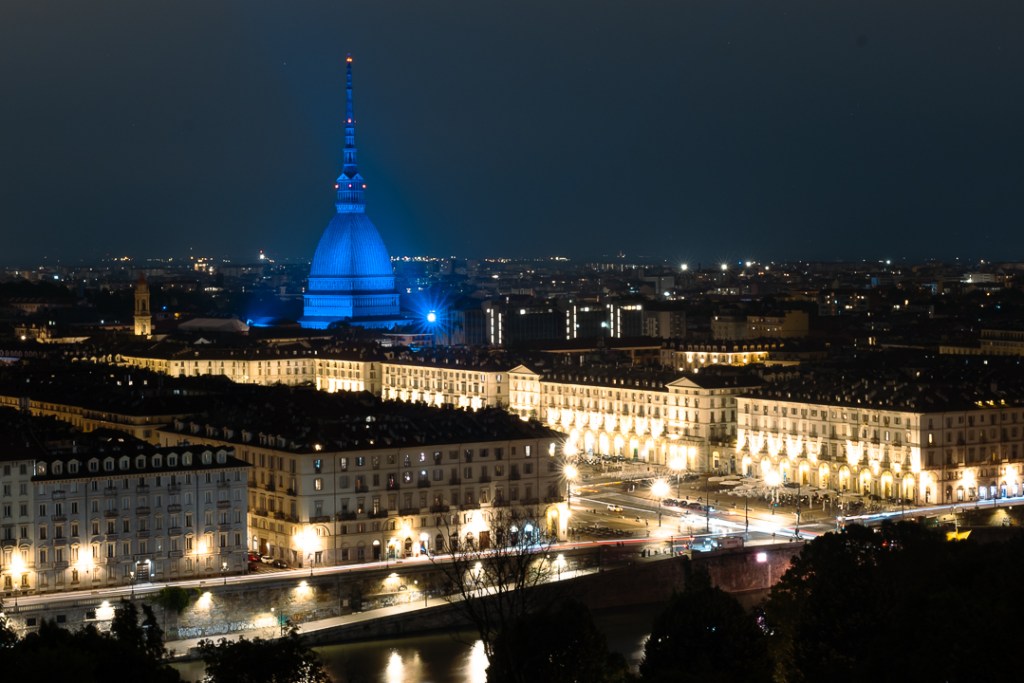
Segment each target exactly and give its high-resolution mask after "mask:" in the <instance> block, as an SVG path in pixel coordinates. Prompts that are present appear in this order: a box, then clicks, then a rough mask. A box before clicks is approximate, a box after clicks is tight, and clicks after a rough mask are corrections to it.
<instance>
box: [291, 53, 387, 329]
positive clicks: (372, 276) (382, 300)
mask: <svg viewBox="0 0 1024 683" xmlns="http://www.w3.org/2000/svg"><path fill="white" fill-rule="evenodd" d="M345 61H346V81H345V94H346V106H345V158H344V165H343V168H342V172H341V175H340V176H338V179H337V181H336V182H335V185H334V188H335V190H337V199H336V200H335V203H334V207H335V210H336V212H337V213H335V215H334V218H332V219H331V222H330V223H328V224H327V228H326V229H325V230H324V233H323V235H322V236H321V237H320V243H319V244H318V245H317V247H316V253H315V254H314V255H313V265H312V267H311V268H310V270H309V287H308V288H307V290H306V295H305V297H304V298H303V313H304V315H303V317H302V319H301V320H300V321H299V322H300V324H301V325H302V326H303V327H307V328H313V329H325V328H327V327H330V326H331V325H332V324H334V323H339V322H345V323H348V324H350V325H357V326H359V327H383V328H390V327H394V326H395V325H396V324H398V323H400V322H402V320H401V316H400V315H399V312H398V293H397V292H396V291H395V274H394V270H393V269H392V268H391V256H390V255H389V254H388V250H387V247H385V246H384V240H382V239H381V236H380V233H379V232H377V228H376V227H374V225H373V223H372V222H371V221H370V219H369V218H368V217H367V216H366V202H365V200H364V197H363V193H364V191H365V190H366V183H365V181H364V180H363V177H362V176H361V175H360V174H359V169H358V167H357V166H356V142H355V118H354V117H353V113H352V111H353V110H352V57H348V58H347V59H346V60H345Z"/></svg>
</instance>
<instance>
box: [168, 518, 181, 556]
mask: <svg viewBox="0 0 1024 683" xmlns="http://www.w3.org/2000/svg"><path fill="white" fill-rule="evenodd" d="M167 535H168V536H181V527H180V526H172V527H168V529H167ZM178 557H181V556H180V555H179V556H178Z"/></svg>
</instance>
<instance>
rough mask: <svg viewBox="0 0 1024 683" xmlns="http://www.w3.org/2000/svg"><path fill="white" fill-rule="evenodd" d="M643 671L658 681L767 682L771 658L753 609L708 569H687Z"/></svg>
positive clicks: (650, 643) (657, 626)
mask: <svg viewBox="0 0 1024 683" xmlns="http://www.w3.org/2000/svg"><path fill="white" fill-rule="evenodd" d="M640 674H641V677H642V680H643V681H654V682H659V683H660V682H664V683H670V682H671V683H677V682H685V681H701V682H702V683H762V682H763V683H768V681H771V675H772V664H771V659H770V657H769V655H768V647H767V642H766V639H765V636H764V634H763V633H762V631H761V629H760V628H759V627H758V624H757V620H756V619H755V617H754V615H752V614H750V613H748V612H746V611H745V610H744V609H743V607H742V606H741V605H740V604H739V603H738V602H737V601H736V599H735V598H734V597H732V596H731V595H729V594H728V593H726V592H725V591H723V590H721V589H720V588H716V587H714V586H712V585H711V580H710V578H709V577H708V575H707V574H706V573H705V572H692V571H688V572H687V577H686V585H685V587H684V589H683V592H682V593H678V594H676V595H674V596H673V597H672V598H671V599H670V600H669V603H668V605H667V606H666V608H665V610H664V611H663V612H662V613H661V614H659V615H658V616H657V617H656V618H655V620H654V625H653V627H652V629H651V635H650V637H649V638H648V639H647V643H646V644H645V645H644V659H643V661H642V662H641V664H640Z"/></svg>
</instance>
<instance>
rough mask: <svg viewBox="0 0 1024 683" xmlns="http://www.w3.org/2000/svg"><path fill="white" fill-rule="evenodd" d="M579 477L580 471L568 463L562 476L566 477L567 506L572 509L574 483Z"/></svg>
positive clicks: (563, 469)
mask: <svg viewBox="0 0 1024 683" xmlns="http://www.w3.org/2000/svg"><path fill="white" fill-rule="evenodd" d="M579 475H580V471H579V469H578V468H577V467H576V465H573V464H572V463H571V462H570V463H566V465H565V467H563V468H562V476H564V477H565V504H566V507H568V508H570V509H571V508H572V483H573V482H574V481H576V478H577V477H578V476H579Z"/></svg>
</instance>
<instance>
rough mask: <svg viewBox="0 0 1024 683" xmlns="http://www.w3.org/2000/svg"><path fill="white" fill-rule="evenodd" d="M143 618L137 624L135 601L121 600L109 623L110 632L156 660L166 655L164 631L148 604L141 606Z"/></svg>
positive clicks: (137, 614)
mask: <svg viewBox="0 0 1024 683" xmlns="http://www.w3.org/2000/svg"><path fill="white" fill-rule="evenodd" d="M142 613H143V616H144V620H143V622H142V624H139V613H138V610H137V609H136V608H135V603H134V602H131V601H130V600H125V599H122V600H121V604H120V605H118V607H117V609H115V610H114V619H113V621H112V622H111V623H110V634H111V635H112V636H113V637H114V638H116V639H117V640H119V641H121V642H122V643H124V644H125V645H127V646H129V647H133V648H135V649H137V650H139V651H140V652H143V653H145V654H146V655H148V656H150V657H153V658H154V659H156V660H162V659H163V658H164V657H165V656H166V655H167V650H166V649H165V648H164V631H163V629H162V628H160V624H159V623H157V620H156V615H154V614H153V609H152V608H151V607H150V606H149V605H143V606H142Z"/></svg>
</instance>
